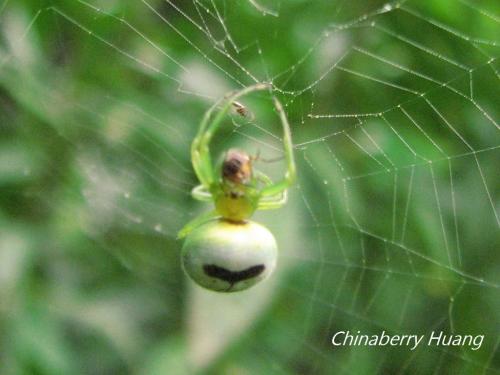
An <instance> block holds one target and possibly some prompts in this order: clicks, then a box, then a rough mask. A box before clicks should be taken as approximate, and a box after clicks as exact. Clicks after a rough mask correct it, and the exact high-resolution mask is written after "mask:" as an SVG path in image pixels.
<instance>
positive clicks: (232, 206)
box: [210, 180, 260, 222]
mask: <svg viewBox="0 0 500 375" xmlns="http://www.w3.org/2000/svg"><path fill="white" fill-rule="evenodd" d="M210 190H211V194H212V196H213V197H214V203H215V210H216V211H217V213H218V214H219V215H220V216H221V217H223V218H224V219H226V220H229V221H234V222H238V221H244V220H246V219H248V218H250V217H251V216H252V215H253V213H254V212H255V210H256V209H257V207H258V204H259V196H260V194H259V192H258V190H257V189H256V188H255V187H253V186H248V185H241V184H235V183H232V182H230V181H224V180H223V181H221V183H220V185H219V186H215V187H214V188H213V189H210Z"/></svg>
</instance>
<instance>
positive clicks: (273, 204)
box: [257, 190, 288, 210]
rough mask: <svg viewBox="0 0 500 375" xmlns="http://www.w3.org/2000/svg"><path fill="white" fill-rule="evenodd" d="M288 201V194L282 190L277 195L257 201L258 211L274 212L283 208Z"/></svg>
mask: <svg viewBox="0 0 500 375" xmlns="http://www.w3.org/2000/svg"><path fill="white" fill-rule="evenodd" d="M287 199H288V192H287V191H286V190H283V191H282V192H281V193H278V194H277V195H272V196H267V197H264V198H261V199H260V200H259V204H258V206H257V209H258V210H274V209H276V208H280V207H281V206H283V205H284V204H285V203H286V201H287Z"/></svg>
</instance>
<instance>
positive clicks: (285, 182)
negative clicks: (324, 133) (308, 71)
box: [261, 97, 296, 197]
mask: <svg viewBox="0 0 500 375" xmlns="http://www.w3.org/2000/svg"><path fill="white" fill-rule="evenodd" d="M273 99H274V107H275V108H276V112H278V115H279V116H280V119H281V124H282V126H283V146H284V149H285V159H286V164H287V170H286V172H285V176H284V177H283V179H281V180H280V181H278V182H276V183H271V184H268V185H267V186H266V187H264V188H263V189H262V191H261V195H262V196H263V197H267V196H274V195H277V194H279V193H281V192H283V191H285V190H286V189H287V188H288V187H289V186H290V185H292V184H293V183H294V181H295V178H296V168H295V161H294V158H293V143H292V134H291V131H290V125H289V124H288V120H287V118H286V115H285V112H284V110H283V106H282V105H281V103H280V102H279V101H278V99H277V98H276V97H274V98H273Z"/></svg>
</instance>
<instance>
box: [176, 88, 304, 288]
mask: <svg viewBox="0 0 500 375" xmlns="http://www.w3.org/2000/svg"><path fill="white" fill-rule="evenodd" d="M270 89H271V86H270V85H268V84H262V83H259V84H256V85H253V86H250V87H247V88H244V89H242V90H240V91H238V92H236V93H231V94H230V95H227V96H225V97H224V98H223V99H222V100H221V101H219V102H217V103H216V104H214V105H213V106H212V107H211V108H210V109H209V110H208V111H207V113H206V114H205V116H204V118H203V120H202V122H201V125H200V129H199V131H198V134H197V136H196V137H195V139H194V140H193V144H192V147H191V159H192V162H193V168H194V170H195V172H196V176H197V177H198V179H199V180H200V182H201V185H199V186H197V187H195V188H194V189H193V191H192V195H193V197H194V198H196V199H199V200H202V201H211V202H213V203H214V205H215V209H214V210H213V211H210V212H207V213H205V214H202V215H200V216H199V217H197V218H195V219H194V220H192V221H191V222H189V223H188V224H186V225H185V226H184V228H182V229H181V231H180V232H179V238H183V237H187V238H186V242H185V243H184V246H183V250H182V252H183V257H182V261H183V266H184V270H185V271H186V273H187V274H188V275H189V276H190V277H191V278H192V279H193V280H194V281H195V282H197V283H198V284H199V285H201V286H203V287H205V288H208V289H211V290H216V291H226V292H229V291H231V292H234V291H237V290H243V289H246V288H249V287H250V286H252V285H255V284H256V283H257V282H259V281H260V280H262V279H264V278H266V277H267V276H268V275H269V274H270V273H271V272H272V270H273V269H274V267H275V264H276V257H277V246H276V241H275V239H274V237H273V235H272V234H271V232H270V231H269V230H268V229H266V228H265V227H264V226H262V225H260V224H257V223H255V222H252V221H250V220H248V219H249V218H250V217H251V216H252V215H253V213H254V212H255V211H256V210H269V209H274V208H279V207H281V206H282V205H283V204H285V202H286V198H287V189H288V187H289V186H290V185H291V184H292V183H293V181H294V180H295V162H294V158H293V146H292V139H291V133H290V128H289V125H288V120H287V118H286V116H285V113H284V111H283V107H282V106H281V104H280V102H279V101H278V99H276V98H275V97H273V102H274V108H275V110H276V113H277V114H278V115H279V117H280V120H281V124H282V126H283V145H284V151H285V153H284V155H285V160H286V163H287V170H286V173H285V176H284V177H283V178H282V179H281V180H280V181H278V182H276V183H275V182H273V181H272V180H271V179H270V178H269V177H267V176H266V175H265V174H264V173H262V172H260V171H257V170H254V169H253V166H252V161H253V160H254V159H255V158H252V157H250V156H249V155H248V154H247V153H246V152H244V151H241V150H237V149H230V150H228V151H227V153H226V155H225V157H224V160H223V161H222V165H221V169H218V168H215V167H214V166H213V164H212V158H211V154H210V149H209V145H210V141H211V140H212V137H213V135H214V133H215V131H216V130H217V129H218V128H219V126H220V125H221V123H222V122H223V119H224V116H225V115H226V114H227V113H228V111H229V110H230V109H231V108H232V106H234V103H238V102H237V101H236V100H237V99H238V98H240V97H242V96H244V95H246V94H248V93H250V92H253V91H259V90H270ZM238 105H239V106H240V107H242V105H241V104H239V103H238ZM218 108H220V111H219V112H218V113H217V112H216V109H218ZM238 113H240V112H238ZM240 115H241V113H240Z"/></svg>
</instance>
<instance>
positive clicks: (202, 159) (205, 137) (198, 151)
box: [191, 83, 271, 188]
mask: <svg viewBox="0 0 500 375" xmlns="http://www.w3.org/2000/svg"><path fill="white" fill-rule="evenodd" d="M270 88H271V86H270V85H269V84H266V83H257V84H255V85H252V86H248V87H245V88H243V89H242V90H240V91H237V92H234V93H232V94H230V95H228V96H226V97H224V98H222V99H220V100H219V101H217V102H216V103H215V104H214V105H212V106H211V107H210V109H209V110H208V111H207V112H206V113H205V115H204V116H203V119H202V120H201V123H200V127H199V129H198V133H197V135H196V137H195V138H194V140H193V143H192V145H191V161H192V163H193V168H194V171H195V173H196V176H197V177H198V179H199V180H200V182H201V184H202V185H203V186H205V187H206V188H209V187H210V186H211V185H212V184H213V183H214V182H216V181H217V179H218V176H217V175H216V173H215V172H214V168H213V164H212V158H211V156H210V148H209V145H210V141H211V140H212V137H213V135H214V134H215V132H216V131H217V129H218V128H219V127H220V125H221V124H222V122H223V120H224V117H225V116H226V114H227V113H228V111H229V110H230V109H231V108H232V106H233V103H234V101H235V100H237V99H238V98H239V97H241V96H244V95H246V94H249V93H251V92H253V91H259V90H266V89H267V90H268V89H270ZM219 107H220V111H219V112H217V114H215V116H212V114H213V113H214V111H215V110H216V109H217V108H219ZM212 117H213V118H212Z"/></svg>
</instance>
